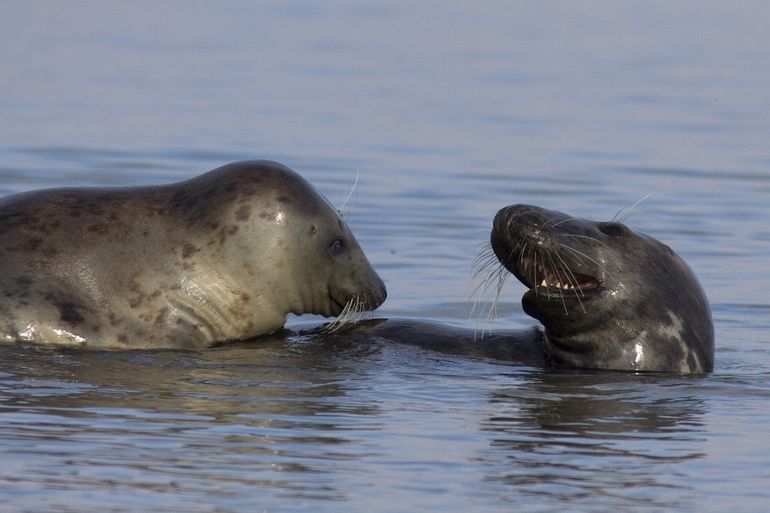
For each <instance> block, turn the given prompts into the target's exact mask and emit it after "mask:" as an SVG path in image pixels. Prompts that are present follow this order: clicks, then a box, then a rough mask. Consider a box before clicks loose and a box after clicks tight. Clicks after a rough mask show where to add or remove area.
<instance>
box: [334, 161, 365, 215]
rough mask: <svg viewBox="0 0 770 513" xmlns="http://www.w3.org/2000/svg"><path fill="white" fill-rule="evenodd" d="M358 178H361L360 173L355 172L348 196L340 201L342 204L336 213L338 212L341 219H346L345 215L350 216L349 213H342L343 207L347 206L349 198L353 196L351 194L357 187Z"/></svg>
mask: <svg viewBox="0 0 770 513" xmlns="http://www.w3.org/2000/svg"><path fill="white" fill-rule="evenodd" d="M360 176H361V172H360V171H358V170H356V179H355V181H353V187H351V188H350V190H349V191H348V195H347V196H345V199H344V200H342V204H341V205H340V207H339V208H338V209H337V212H339V213H340V215H341V216H342V217H347V215H348V214H350V211H348V212H347V214H346V213H344V211H345V206H346V205H347V204H348V201H350V197H351V196H352V195H353V192H354V191H355V190H356V187H357V186H358V179H359V177H360Z"/></svg>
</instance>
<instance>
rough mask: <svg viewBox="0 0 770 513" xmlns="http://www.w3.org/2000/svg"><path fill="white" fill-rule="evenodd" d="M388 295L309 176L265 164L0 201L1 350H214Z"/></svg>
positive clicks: (372, 303) (368, 305) (377, 301)
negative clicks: (31, 346) (18, 344)
mask: <svg viewBox="0 0 770 513" xmlns="http://www.w3.org/2000/svg"><path fill="white" fill-rule="evenodd" d="M356 297H358V298H359V302H360V304H361V307H362V308H364V309H373V308H376V307H377V306H379V305H380V304H381V303H382V302H383V301H384V299H385V286H384V285H383V283H382V281H381V280H380V278H379V277H378V276H377V274H376V273H375V272H374V270H373V269H372V267H371V266H370V264H369V262H368V261H367V259H366V257H365V255H364V254H363V252H362V250H361V248H360V247H359V245H358V243H357V242H356V240H355V238H354V237H353V234H352V233H351V232H350V230H349V229H348V227H347V226H346V225H345V223H344V222H343V221H342V219H341V218H340V216H339V214H338V213H337V212H336V211H335V210H334V209H333V208H332V207H331V206H330V205H329V203H328V202H327V201H326V200H325V199H324V198H323V197H322V196H321V195H320V194H319V193H318V192H317V191H315V189H313V187H312V186H311V185H310V184H309V183H308V182H307V181H305V180H304V179H303V178H302V177H301V176H299V175H298V174H296V173H295V172H294V171H292V170H290V169H289V168H287V167H285V166H282V165H281V164H277V163H274V162H267V161H248V162H236V163H233V164H229V165H226V166H223V167H220V168H218V169H215V170H213V171H210V172H208V173H205V174H203V175H200V176H198V177H196V178H193V179H191V180H188V181H184V182H180V183H175V184H170V185H163V186H148V187H125V188H67V189H50V190H40V191H32V192H27V193H22V194H16V195H12V196H7V197H5V198H2V199H0V337H1V338H2V339H4V340H7V341H29V342H37V343H46V344H53V343H56V344H76V345H88V346H96V347H116V348H142V347H145V348H146V347H190V348H191V347H205V346H209V345H212V344H214V343H218V342H224V341H232V340H243V339H248V338H252V337H256V336H259V335H262V334H266V333H270V332H273V331H276V330H278V329H280V328H281V327H282V326H283V324H284V322H285V319H286V316H287V314H288V313H290V312H292V313H295V314H303V313H314V314H320V315H324V316H333V315H337V314H339V313H340V311H341V310H342V308H343V306H344V305H345V304H346V303H347V302H348V301H350V300H351V299H354V298H356Z"/></svg>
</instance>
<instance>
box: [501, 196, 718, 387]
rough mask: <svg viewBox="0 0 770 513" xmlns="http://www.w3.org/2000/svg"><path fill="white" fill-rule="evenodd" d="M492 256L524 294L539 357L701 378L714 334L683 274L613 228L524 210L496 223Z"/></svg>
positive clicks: (681, 266) (650, 244)
mask: <svg viewBox="0 0 770 513" xmlns="http://www.w3.org/2000/svg"><path fill="white" fill-rule="evenodd" d="M491 243H492V249H493V251H494V252H495V255H496V256H497V258H498V260H499V261H500V262H501V263H502V265H503V266H505V268H506V269H508V270H509V271H510V272H511V273H512V274H513V275H514V276H516V278H517V279H518V280H519V281H521V282H522V283H523V284H524V285H525V286H526V287H528V288H529V290H528V291H527V292H526V293H525V294H524V296H523V298H522V305H523V308H524V311H525V312H526V313H527V314H529V315H531V316H532V317H534V318H536V319H537V320H539V321H540V322H541V323H542V324H543V326H544V328H545V351H546V356H547V357H548V358H549V359H550V360H551V361H553V362H554V363H556V364H560V365H568V366H574V367H584V368H598V369H615V370H635V371H664V372H678V373H698V372H709V371H711V370H712V369H713V366H714V329H713V325H712V321H711V311H710V308H709V304H708V300H707V298H706V295H705V293H704V292H703V289H702V288H701V286H700V284H699V282H698V280H697V278H696V277H695V274H694V273H693V272H692V270H691V269H690V267H689V266H688V265H687V264H686V263H685V262H684V260H682V258H680V257H679V256H678V255H677V254H676V253H674V251H673V250H671V248H669V247H668V246H667V245H665V244H663V243H661V242H660V241H658V240H656V239H654V238H652V237H649V236H647V235H644V234H642V233H638V232H635V231H634V230H631V229H630V228H628V227H627V226H626V225H624V224H622V223H619V222H596V221H590V220H585V219H576V218H573V217H570V216H568V215H567V214H564V213H561V212H556V211H552V210H545V209H542V208H539V207H536V206H531V205H512V206H508V207H505V208H503V209H501V210H500V211H499V212H498V213H497V215H496V216H495V219H494V222H493V230H492V234H491Z"/></svg>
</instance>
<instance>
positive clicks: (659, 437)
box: [0, 337, 705, 511]
mask: <svg viewBox="0 0 770 513" xmlns="http://www.w3.org/2000/svg"><path fill="white" fill-rule="evenodd" d="M329 341H331V342H329ZM0 351H2V358H1V359H0V360H1V361H2V363H0V419H1V420H2V422H0V438H2V439H3V440H4V444H5V447H6V453H5V455H4V463H3V466H2V468H1V469H0V490H2V489H11V488H14V487H15V486H16V483H25V484H27V485H28V486H30V489H29V490H26V491H24V490H21V491H19V490H17V491H16V492H15V493H16V494H17V495H19V497H21V498H22V499H23V498H29V497H30V495H28V494H32V493H33V492H34V490H37V489H40V488H43V489H46V490H70V491H72V490H75V491H77V490H80V491H84V490H92V491H95V493H96V494H95V498H94V499H93V501H92V502H86V504H87V505H89V506H90V507H99V506H102V505H103V504H102V503H101V502H100V501H103V500H105V496H104V495H103V494H106V493H116V492H120V493H129V492H130V491H131V490H134V491H147V490H149V491H152V492H153V493H157V494H161V495H164V496H165V495H168V496H169V497H172V498H173V500H172V502H173V503H174V504H176V506H179V507H181V505H182V504H185V503H186V501H187V500H188V499H189V497H190V496H194V495H197V494H200V493H201V492H202V491H204V492H205V493H206V494H209V495H212V496H216V497H227V496H230V497H232V496H243V495H244V493H247V492H246V490H251V491H254V490H257V489H259V490H262V494H263V496H264V497H267V498H269V499H270V500H297V501H303V500H313V501H322V502H324V503H326V502H328V503H329V504H335V503H338V502H340V501H342V502H346V503H349V502H353V503H354V502H355V499H357V498H359V499H360V497H361V493H362V492H361V489H359V487H363V488H362V489H366V487H372V486H378V485H376V483H378V482H379V481H378V480H380V479H385V477H386V476H389V475H392V473H393V472H394V471H395V472H397V474H396V475H402V476H403V475H410V474H411V473H413V472H417V473H418V474H416V475H419V472H425V471H427V472H430V473H432V474H433V475H434V478H435V479H438V480H439V482H440V483H441V484H440V485H439V484H436V486H438V488H440V489H442V490H443V489H446V490H451V491H452V492H451V493H459V492H460V491H462V494H461V495H462V496H466V495H467V496H468V497H474V496H478V497H477V499H474V500H482V499H483V500H489V498H490V497H494V498H495V502H498V501H503V503H507V502H513V503H517V502H521V503H522V504H525V503H526V502H527V501H529V500H530V499H529V498H531V497H533V496H534V497H539V499H538V500H540V501H544V502H545V503H551V504H559V503H561V502H563V501H569V504H579V503H580V501H587V503H589V504H593V505H594V506H596V505H597V504H601V505H604V506H606V507H608V508H611V507H623V506H630V505H633V504H637V505H638V504H647V505H649V506H659V507H674V506H676V504H677V503H678V501H679V500H681V498H682V494H685V493H686V492H687V488H686V487H680V486H679V485H677V484H676V483H674V482H672V480H671V474H670V472H669V471H668V470H667V469H668V468H670V467H671V466H674V467H676V466H677V465H678V464H680V463H682V462H685V461H687V460H691V459H697V458H699V457H700V456H701V454H700V453H699V450H698V447H699V442H700V437H701V432H702V422H701V417H702V416H703V414H704V409H705V407H704V406H703V404H701V401H700V400H698V399H697V398H695V397H694V396H693V397H690V396H688V394H687V393H686V386H687V385H686V382H685V383H684V384H683V383H682V382H681V381H668V380H667V379H666V378H663V377H656V376H633V375H627V374H623V373H590V372H581V373H571V372H552V371H543V370H541V369H535V368H530V367H526V366H523V367H510V366H507V365H501V364H500V363H496V362H484V361H478V360H467V359H465V358H464V357H460V356H457V357H454V356H446V355H438V354H436V353H432V352H430V351H424V350H421V349H417V348H411V347H408V346H400V345H398V346H393V347H386V346H382V345H381V344H379V343H372V342H371V341H370V342H369V343H365V342H361V343H356V344H346V343H344V341H343V339H342V338H340V337H330V338H329V339H328V340H326V341H323V340H322V341H319V340H309V339H307V340H306V339H303V338H302V337H289V338H281V337H275V338H273V339H270V340H266V341H262V342H260V343H258V344H254V343H252V344H239V345H234V346H229V347H221V348H216V349H214V350H211V351H202V352H184V351H132V352H97V351H79V350H72V349H67V350H52V349H46V348H37V347H24V346H10V347H2V348H0ZM418 383H422V385H417V384H418ZM415 386H419V392H418V393H416V392H417V390H416V389H415ZM683 388H684V389H685V390H683ZM458 408H460V409H459V410H458ZM474 410H477V411H478V412H479V413H480V415H479V417H478V419H477V423H476V427H475V428H473V429H472V430H471V431H473V430H478V433H477V434H476V435H473V434H471V432H468V433H467V434H466V435H463V438H459V439H455V441H454V442H452V440H453V439H454V437H456V436H457V435H455V434H452V433H453V431H454V430H455V429H456V428H457V426H454V427H451V426H453V423H459V424H458V425H468V422H469V421H470V420H472V419H473V415H472V414H471V412H473V411H474ZM454 411H456V412H457V413H456V414H455V413H452V412H454ZM398 412H401V413H398ZM458 415H459V416H458ZM394 436H396V438H394ZM464 437H470V438H464ZM474 438H478V441H479V442H480V443H479V444H472V445H470V446H469V445H468V441H469V440H473V439H474ZM425 443H429V444H431V445H437V446H438V447H442V446H446V449H444V450H450V451H461V452H459V453H457V454H451V453H447V454H445V455H443V456H439V455H437V454H436V453H435V451H434V450H430V449H429V446H426V445H424V444H425ZM394 444H395V445H394ZM401 444H406V446H410V447H412V450H413V455H412V456H411V458H409V457H407V458H406V459H398V460H393V459H392V455H393V454H394V453H393V451H394V447H400V446H401ZM442 444H443V445H442ZM447 444H448V445H447ZM453 446H454V448H453V449H450V448H452V447H453ZM446 456H449V457H450V461H454V462H455V463H454V464H453V466H452V467H449V468H453V470H452V472H451V473H450V474H449V475H447V474H446V472H445V471H444V470H440V469H441V468H442V464H440V463H439V461H431V458H442V457H446ZM458 458H459V459H458ZM463 460H465V461H467V462H468V463H469V464H471V467H469V468H468V469H467V470H466V472H470V474H465V473H463V471H462V467H458V468H455V467H456V464H457V463H458V462H460V461H463ZM445 464H446V463H444V465H445ZM477 466H478V467H479V468H481V469H484V470H483V472H484V476H485V477H484V478H483V480H482V481H481V482H478V483H475V484H474V481H473V479H472V478H471V476H473V475H475V474H476V471H475V470H473V469H474V468H476V467H477ZM420 469H424V470H420ZM457 472H460V473H459V474H458V473H457ZM427 482H428V481H426V482H425V484H424V485H421V486H427ZM390 486H392V487H394V488H393V490H392V493H397V492H398V491H399V490H401V491H404V490H406V489H409V482H403V479H402V480H401V481H396V482H395V483H393V484H391V485H390ZM490 486H491V487H493V488H492V489H489V488H488V487H490ZM404 487H406V488H404ZM662 488H666V493H663V494H660V493H658V492H659V491H660V489H662ZM466 498H467V497H466ZM447 500H448V501H449V502H448V503H441V504H442V507H443V508H444V510H451V509H453V507H452V501H451V500H450V499H449V498H447ZM522 501H523V502H522ZM140 504H141V503H140V502H136V503H132V506H134V507H136V506H138V505H140ZM436 504H439V502H437V503H436ZM457 504H458V506H457V510H458V511H459V510H462V509H463V508H464V506H462V507H461V505H462V504H464V503H463V501H460V502H458V503H457ZM185 507H186V506H185ZM492 509H494V508H492Z"/></svg>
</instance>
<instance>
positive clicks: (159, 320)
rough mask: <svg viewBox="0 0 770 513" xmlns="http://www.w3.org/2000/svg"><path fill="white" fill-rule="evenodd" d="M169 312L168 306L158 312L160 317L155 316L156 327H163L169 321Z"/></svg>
mask: <svg viewBox="0 0 770 513" xmlns="http://www.w3.org/2000/svg"><path fill="white" fill-rule="evenodd" d="M168 312H169V309H168V307H167V306H164V307H163V308H161V309H160V311H159V312H158V315H157V316H155V325H156V326H162V325H164V324H165V323H166V322H167V321H168Z"/></svg>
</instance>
